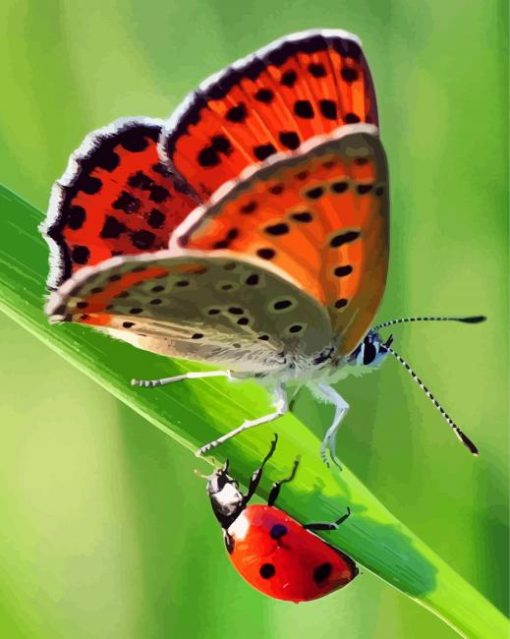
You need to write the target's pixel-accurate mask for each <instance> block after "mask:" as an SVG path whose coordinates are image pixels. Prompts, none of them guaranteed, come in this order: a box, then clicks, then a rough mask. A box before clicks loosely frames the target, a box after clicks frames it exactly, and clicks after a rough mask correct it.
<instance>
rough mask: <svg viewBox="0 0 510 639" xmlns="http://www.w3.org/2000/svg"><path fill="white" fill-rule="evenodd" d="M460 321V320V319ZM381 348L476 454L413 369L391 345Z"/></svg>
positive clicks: (475, 452) (463, 434)
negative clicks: (402, 369)
mask: <svg viewBox="0 0 510 639" xmlns="http://www.w3.org/2000/svg"><path fill="white" fill-rule="evenodd" d="M461 321H462V320H461ZM381 350H383V351H386V352H388V353H391V354H392V355H393V357H394V358H395V359H396V360H397V362H398V363H399V364H401V366H403V367H404V368H405V369H406V371H407V372H408V373H409V375H411V377H412V378H413V380H414V381H415V382H416V383H417V384H418V386H419V387H420V388H421V389H422V391H423V392H424V393H425V395H426V396H427V397H428V398H429V399H430V401H431V402H432V403H433V404H434V406H435V407H436V408H437V410H438V411H439V412H440V413H441V415H442V416H443V419H444V420H445V422H446V423H447V424H448V426H449V427H450V428H451V429H452V430H453V432H454V433H455V435H456V437H457V439H458V440H459V441H460V442H461V443H462V444H464V446H465V447H466V448H467V449H468V450H469V452H470V453H472V454H473V455H478V448H477V447H476V446H475V445H474V444H473V442H472V441H471V440H470V439H469V437H468V436H467V435H466V434H465V433H463V432H462V430H461V429H460V428H459V427H458V426H457V424H456V423H455V422H454V421H453V419H452V418H451V417H450V416H449V415H448V413H447V412H446V411H445V409H444V408H443V407H442V406H441V404H440V403H439V402H438V401H437V399H436V398H435V397H434V395H432V393H431V392H430V391H429V389H428V388H427V387H426V386H425V384H424V383H423V382H422V381H421V379H420V378H419V377H418V375H417V374H416V373H415V372H414V371H413V369H412V368H411V367H410V366H409V364H408V363H407V362H406V360H405V359H404V358H403V357H402V356H401V355H399V354H398V353H397V352H396V351H395V350H393V348H391V346H390V345H389V344H388V343H386V344H382V345H381Z"/></svg>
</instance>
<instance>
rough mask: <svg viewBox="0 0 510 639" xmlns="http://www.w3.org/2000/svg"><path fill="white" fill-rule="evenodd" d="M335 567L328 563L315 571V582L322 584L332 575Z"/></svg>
mask: <svg viewBox="0 0 510 639" xmlns="http://www.w3.org/2000/svg"><path fill="white" fill-rule="evenodd" d="M332 571H333V566H332V565H331V564H330V563H329V562H328V561H327V562H325V563H323V564H321V565H320V566H317V568H316V569H315V570H314V571H313V580H314V581H315V583H318V584H321V583H322V582H324V581H326V579H327V578H328V577H329V576H330V575H331V573H332Z"/></svg>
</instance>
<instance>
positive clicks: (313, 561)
mask: <svg viewBox="0 0 510 639" xmlns="http://www.w3.org/2000/svg"><path fill="white" fill-rule="evenodd" d="M227 549H228V551H229V555H230V560H231V561H232V563H233V565H234V567H235V568H236V570H237V571H238V572H239V573H240V574H241V576H242V577H244V579H246V581H247V582H248V583H249V584H251V585H252V586H253V587H254V588H256V589H257V590H259V591H260V592H263V593H264V594H265V595H268V596H269V597H274V598H275V599H283V600H285V601H294V602H296V603H298V602H300V601H311V600H312V599H318V598H319V597H323V596H324V595H327V594H329V593H330V592H333V591H334V590H338V589H339V588H342V587H343V586H345V585H346V584H348V583H349V582H350V581H352V579H354V577H355V576H356V575H357V574H358V569H357V568H356V565H355V564H354V562H353V561H352V559H350V558H349V557H347V556H346V555H344V554H343V553H341V552H340V551H338V550H336V549H334V548H332V547H331V546H329V545H328V544H327V543H326V542H324V541H322V539H320V538H319V537H317V535H315V534H313V533H312V532H310V531H308V530H306V528H303V526H302V525H301V524H300V523H299V522H297V521H296V520H295V519H292V517H289V515H287V514H286V513H284V512H283V511H281V510H279V509H278V508H275V507H274V506H262V505H251V506H247V507H246V508H245V509H244V510H243V511H242V512H241V514H240V515H239V517H237V519H236V520H235V521H234V523H233V524H231V526H230V527H229V528H228V530H227Z"/></svg>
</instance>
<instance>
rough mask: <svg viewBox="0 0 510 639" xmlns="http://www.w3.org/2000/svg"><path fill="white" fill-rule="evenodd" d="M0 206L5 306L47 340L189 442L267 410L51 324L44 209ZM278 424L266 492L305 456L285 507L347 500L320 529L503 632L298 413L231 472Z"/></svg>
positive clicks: (454, 617)
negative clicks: (167, 383)
mask: <svg viewBox="0 0 510 639" xmlns="http://www.w3.org/2000/svg"><path fill="white" fill-rule="evenodd" d="M0 207H1V224H2V228H1V237H2V242H1V246H0V308H1V309H2V310H3V311H5V312H6V313H7V314H8V315H9V316H10V317H12V318H13V319H15V320H16V321H17V322H19V323H20V324H21V325H23V326H24V327H25V328H26V329H27V330H29V331H30V332H31V333H33V334H34V335H36V336H37V337H38V338H39V339H41V340H42V341H43V342H45V343H46V344H47V345H48V346H49V347H50V348H52V349H53V350H55V351H57V352H58V353H60V354H61V355H62V356H64V357H65V358H66V359H67V360H68V361H70V362H72V363H73V364H74V365H76V366H77V367H78V368H79V369H81V370H82V371H84V372H85V373H86V374H87V375H89V376H90V377H92V378H93V379H94V380H96V381H97V382H98V383H100V384H101V385H102V386H104V387H105V388H106V389H108V390H109V391H110V392H111V393H113V395H115V396H116V397H117V398H119V399H120V400H122V401H123V402H125V403H126V404H127V405H128V406H130V407H131V408H133V409H134V410H135V411H137V412H138V413H140V414H141V415H142V416H144V417H145V418H146V419H147V420H148V421H149V422H151V423H152V424H153V425H155V426H157V427H158V428H160V429H161V430H162V431H164V432H165V433H167V434H168V435H170V436H171V437H173V438H174V439H176V440H177V441H178V442H179V443H181V444H182V445H184V446H186V447H187V448H188V449H190V450H194V449H196V448H197V447H198V446H200V445H201V444H203V443H205V442H207V441H210V440H212V439H214V438H215V437H217V436H218V435H219V434H221V433H224V432H226V431H227V430H229V429H230V428H232V427H233V425H236V424H239V423H241V422H242V421H243V420H244V419H246V418H249V417H250V418H252V417H254V416H258V415H262V414H264V412H265V411H267V410H268V405H267V397H266V396H265V393H264V392H263V391H262V390H261V389H259V388H258V387H257V386H256V385H254V384H252V383H244V382H243V383H240V382H237V383H231V382H228V381H226V380H222V379H214V380H210V381H207V380H204V381H193V382H183V383H179V384H176V385H174V386H171V387H166V388H155V389H143V388H133V387H131V386H130V385H129V380H130V378H131V377H142V378H145V377H147V378H152V377H161V376H168V375H171V374H176V373H179V372H183V371H186V370H190V369H191V368H192V366H191V365H190V364H188V363H186V364H184V363H180V362H176V361H171V360H168V359H165V358H161V357H158V356H155V355H152V354H149V353H145V352H142V351H138V350H136V349H134V348H132V347H131V346H129V345H127V344H123V343H120V342H116V341H114V340H112V339H110V338H107V337H104V336H102V335H99V334H97V333H94V332H93V331H91V330H90V329H87V328H84V327H80V326H66V325H61V326H50V325H49V324H48V322H47V320H46V317H45V315H44V313H43V304H44V297H45V285H44V280H45V277H46V273H47V261H48V250H47V247H46V244H45V242H44V241H43V240H42V238H41V236H40V234H39V232H38V230H37V226H38V224H39V223H40V221H41V219H42V216H41V213H40V212H39V211H37V210H35V209H34V208H33V207H31V206H30V205H28V204H27V203H25V202H23V201H22V200H21V199H20V198H18V197H17V196H15V195H14V194H13V193H11V192H9V191H8V190H6V189H3V188H0ZM274 431H277V432H278V433H279V434H280V443H279V447H278V450H277V453H276V455H275V456H274V458H273V460H272V463H270V464H269V465H268V469H267V472H266V474H265V477H264V480H263V482H262V486H261V489H260V494H261V496H264V495H267V491H268V488H269V486H270V484H271V483H272V482H273V481H275V480H276V479H279V478H281V477H282V474H283V475H285V474H286V473H287V472H288V471H289V470H290V468H291V466H292V463H293V461H294V459H295V458H296V457H297V456H300V458H301V464H300V467H299V470H298V474H297V477H296V479H295V481H294V482H292V483H291V484H288V485H286V487H285V491H282V494H281V499H280V501H279V503H280V505H281V507H282V508H283V509H285V510H287V511H288V512H289V513H290V514H291V515H292V516H294V517H296V518H297V519H298V520H299V521H302V522H307V521H312V520H315V521H317V520H324V521H329V520H333V519H335V518H337V517H338V516H339V515H341V514H342V513H344V512H345V510H346V507H347V506H349V507H350V508H351V510H352V516H351V517H350V518H349V520H348V521H347V522H346V523H345V524H343V525H342V526H341V529H340V530H339V531H335V532H334V533H325V534H324V535H323V536H324V538H325V539H327V541H328V542H329V543H330V544H332V545H333V546H336V547H337V548H339V549H341V550H343V551H344V552H346V553H347V554H349V555H350V556H352V557H353V558H354V559H355V560H356V561H357V562H358V563H359V564H360V565H362V566H363V567H365V568H366V569H368V570H370V571H372V572H373V573H375V574H376V575H378V576H379V577H381V578H382V579H384V580H385V581H386V582H387V583H389V584H391V585H392V586H394V587H395V588H397V589H398V590H400V591H401V592H403V593H405V594H406V595H408V596H409V597H411V598H413V599H414V600H415V601H417V602H418V603H420V604H421V605H423V606H425V607H426V608H428V609H429V610H431V611H432V612H434V613H435V614H436V615H438V616H439V617H441V618H442V619H444V620H445V621H446V622H447V623H448V624H450V625H451V626H452V627H453V628H454V629H455V630H456V631H457V632H458V633H459V634H460V635H463V636H467V637H476V638H480V639H484V638H487V639H495V638H496V637H503V636H505V634H506V631H507V628H508V626H507V620H506V618H505V617H504V616H503V615H502V614H501V613H500V612H499V611H498V610H497V609H496V608H495V607H494V606H493V605H492V604H490V603H489V602H488V601H487V600H486V599H484V598H483V597H482V595H481V594H480V593H478V592H477V591H476V590H475V589H474V588H473V587H472V586H470V585H469V584H468V583H467V582H466V581H464V580H463V579H462V578H461V577H460V576H459V575H457V574H456V573H455V572H454V571H453V570H452V569H451V568H450V567H449V566H448V565H447V564H446V563H445V562H444V561H442V560H441V559H440V558H439V557H438V556H437V555H436V554H434V553H433V552H432V551H431V550H430V549H429V548H428V547H427V546H426V545H425V544H424V543H423V542H422V541H421V540H420V539H418V538H417V537H416V536H415V535H413V534H412V533H411V531H410V530H408V529H407V528H406V527H405V526H404V525H403V524H402V523H401V522H400V521H399V520H397V519H396V518H395V517H393V516H392V515H391V513H389V512H388V511H387V510H386V509H385V508H384V507H383V506H382V504H381V503H380V502H379V501H378V500H377V499H376V498H375V497H374V496H373V495H372V494H371V493H370V491H369V490H368V489H367V488H366V487H365V486H364V485H363V484H362V483H361V482H360V481H359V480H358V479H357V478H356V477H355V476H354V475H353V474H352V473H351V472H350V471H349V470H348V469H347V468H344V469H343V471H342V472H337V471H335V472H331V471H329V470H328V469H327V468H326V467H325V466H324V465H323V463H322V462H321V460H320V457H319V454H318V451H319V440H318V439H317V437H316V436H315V435H313V434H312V433H311V432H310V431H309V430H308V429H307V427H306V426H305V425H304V424H302V423H301V422H300V421H299V420H297V419H296V418H295V417H294V416H292V415H288V416H286V417H284V418H282V419H280V420H279V421H278V422H277V423H276V424H273V425H269V426H265V427H261V428H260V429H258V430H255V431H251V432H249V433H246V434H243V436H242V437H238V438H235V439H233V440H231V441H230V442H228V443H227V444H225V445H224V446H222V447H221V448H219V449H218V451H217V459H218V460H224V459H225V457H226V456H228V457H229V458H230V459H231V467H232V471H233V473H234V474H235V475H236V476H238V477H240V478H247V477H249V475H250V474H251V472H252V470H253V469H254V468H255V467H256V466H257V465H258V463H259V461H260V459H261V457H262V456H263V455H264V454H265V452H266V451H267V448H268V445H269V442H270V440H271V438H272V433H273V432H274Z"/></svg>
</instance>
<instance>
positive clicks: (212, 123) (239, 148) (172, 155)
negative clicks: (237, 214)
mask: <svg viewBox="0 0 510 639" xmlns="http://www.w3.org/2000/svg"><path fill="white" fill-rule="evenodd" d="M357 122H366V123H369V124H374V125H377V106H376V98H375V92H374V87H373V83H372V79H371V76H370V71H369V68H368V65H367V62H366V60H365V57H364V55H363V52H362V50H361V46H360V43H359V41H358V39H357V38H356V37H355V36H353V35H351V34H348V33H346V32H343V31H332V30H331V31H328V30H323V31H307V32H303V33H297V34H294V35H292V36H288V37H287V38H283V39H281V40H278V41H276V42H274V43H273V44H271V45H269V46H267V47H265V48H264V49H261V50H259V51H258V52H256V53H255V54H253V55H250V56H248V57H247V58H245V59H244V60H240V61H238V62H236V63H234V64H233V65H231V66H230V67H228V68H227V69H226V70H224V71H222V72H220V73H218V74H217V75H215V76H213V77H211V78H210V79H209V80H207V81H205V82H204V83H202V85H201V86H200V88H199V89H198V91H196V92H195V93H193V94H191V95H190V96H189V97H188V98H187V99H186V100H185V101H184V103H183V104H182V105H181V106H180V107H179V108H178V109H177V110H176V112H175V114H174V115H173V116H172V118H171V119H170V120H169V122H168V123H167V124H166V126H165V129H164V132H163V135H162V139H161V142H160V147H161V149H162V151H163V152H164V154H165V155H166V156H167V159H168V161H169V163H170V166H171V167H172V168H173V169H175V171H176V172H177V173H179V174H180V175H181V176H182V177H183V178H184V179H185V180H186V181H187V182H189V184H190V185H191V186H192V187H193V188H194V189H195V191H196V192H197V193H198V195H199V196H200V198H201V199H205V198H207V197H209V196H210V195H211V194H212V193H213V192H214V191H215V190H216V189H217V188H218V187H220V186H221V185H222V184H224V183H225V182H227V181H229V180H231V179H233V178H235V177H237V176H238V175H239V174H240V173H241V171H242V170H243V169H244V168H245V167H247V166H249V165H250V164H253V163H259V162H261V161H263V160H265V159H266V158H268V157H269V156H271V155H274V154H275V153H277V152H278V151H288V150H295V149H297V148H298V146H299V145H300V144H301V143H302V142H304V141H306V140H308V139H309V138H311V137H313V136H316V135H320V134H324V133H328V132H331V131H333V130H334V129H336V128H337V127H339V126H341V125H344V124H353V123H357Z"/></svg>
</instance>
